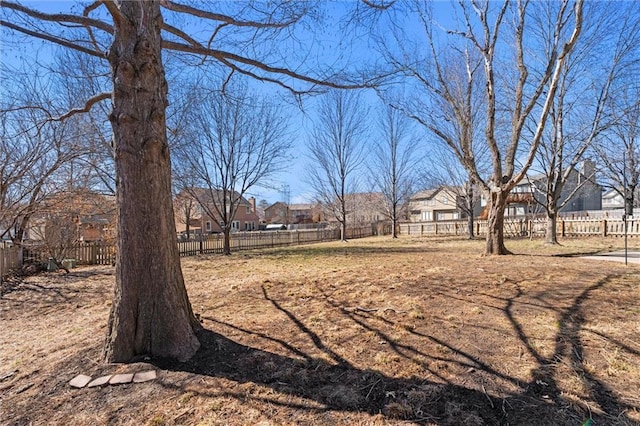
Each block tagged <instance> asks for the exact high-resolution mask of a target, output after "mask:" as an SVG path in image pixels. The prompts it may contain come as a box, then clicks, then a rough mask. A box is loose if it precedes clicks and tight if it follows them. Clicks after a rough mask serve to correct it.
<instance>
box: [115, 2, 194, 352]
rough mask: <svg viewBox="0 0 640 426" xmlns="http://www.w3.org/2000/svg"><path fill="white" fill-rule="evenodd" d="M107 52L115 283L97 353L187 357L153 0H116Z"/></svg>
mask: <svg viewBox="0 0 640 426" xmlns="http://www.w3.org/2000/svg"><path fill="white" fill-rule="evenodd" d="M120 13H121V15H120V16H115V17H114V24H115V25H114V27H115V34H114V42H113V45H112V46H111V49H110V51H109V54H108V57H109V62H110V64H111V67H112V72H113V112H112V114H111V116H110V121H111V124H112V126H113V135H114V144H115V146H114V151H115V168H116V187H117V190H116V192H117V199H118V251H117V253H118V254H117V259H116V288H115V295H114V298H113V305H112V308H111V313H110V316H109V324H108V331H107V341H106V345H105V350H104V355H105V359H106V360H107V361H108V362H127V361H131V360H132V359H133V358H134V357H136V356H140V355H149V356H154V357H168V358H174V359H177V360H180V361H186V360H187V359H189V358H190V357H191V356H193V355H194V354H195V352H196V351H197V350H198V348H199V346H200V343H199V341H198V339H197V337H196V334H195V331H196V330H197V329H199V328H200V324H199V322H198V320H197V319H196V318H195V316H194V315H193V312H192V310H191V305H190V303H189V299H188V297H187V292H186V289H185V286H184V281H183V277H182V271H181V269H180V257H179V253H178V244H177V238H176V228H175V223H174V218H173V203H172V200H171V167H170V161H169V148H168V144H167V136H166V122H165V109H166V105H167V83H166V80H165V74H164V68H163V65H162V58H161V42H162V40H161V37H160V27H161V25H162V16H161V14H160V5H159V2H158V1H144V2H137V1H123V2H122V3H121V4H120Z"/></svg>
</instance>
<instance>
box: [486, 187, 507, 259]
mask: <svg viewBox="0 0 640 426" xmlns="http://www.w3.org/2000/svg"><path fill="white" fill-rule="evenodd" d="M508 194H509V191H500V192H491V193H490V196H489V216H488V219H487V240H486V247H485V252H484V254H485V255H490V254H499V255H502V254H511V252H509V250H507V248H506V247H505V246H504V210H505V208H506V207H507V195H508Z"/></svg>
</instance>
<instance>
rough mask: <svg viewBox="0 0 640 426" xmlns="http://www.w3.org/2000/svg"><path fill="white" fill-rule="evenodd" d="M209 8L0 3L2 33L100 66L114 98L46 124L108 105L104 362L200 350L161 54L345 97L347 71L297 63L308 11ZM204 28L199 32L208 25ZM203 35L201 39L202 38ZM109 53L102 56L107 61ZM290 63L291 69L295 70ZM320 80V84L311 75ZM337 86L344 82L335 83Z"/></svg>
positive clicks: (281, 6)
mask: <svg viewBox="0 0 640 426" xmlns="http://www.w3.org/2000/svg"><path fill="white" fill-rule="evenodd" d="M210 7H212V5H204V4H202V5H196V6H192V5H190V4H183V3H179V2H174V1H168V0H162V1H161V0H148V1H144V2H136V1H121V2H120V1H113V0H105V1H97V2H92V3H90V4H88V5H86V6H84V7H82V8H81V10H80V11H79V12H77V13H76V12H73V11H72V12H70V13H56V14H49V13H43V12H40V11H38V10H35V9H32V8H28V7H25V6H22V5H20V4H17V3H14V2H11V1H3V2H1V3H0V10H2V16H1V17H0V25H1V26H2V27H4V28H5V31H12V32H14V33H16V34H22V35H26V36H29V37H35V38H39V39H42V40H46V41H48V42H51V43H55V44H57V45H59V46H62V47H64V48H69V49H73V50H76V51H79V52H82V53H83V54H85V55H89V56H92V57H96V58H99V59H101V60H102V61H105V60H106V61H108V63H109V65H110V69H111V74H110V79H111V81H110V84H111V87H104V88H100V92H96V93H92V94H91V97H90V98H88V99H86V100H85V102H83V103H81V104H80V105H79V106H77V107H76V108H74V109H72V110H70V111H68V112H67V113H64V114H62V115H60V116H55V117H53V116H52V117H51V118H52V119H64V118H67V117H69V116H72V115H74V114H78V113H83V112H87V111H89V110H90V109H91V107H93V106H95V105H97V104H98V103H99V102H102V101H106V100H111V103H112V108H111V111H110V115H109V118H110V122H111V126H112V129H113V141H114V160H115V175H116V186H117V204H118V235H119V238H118V247H117V252H118V257H117V261H116V288H115V295H114V302H113V305H112V309H111V313H110V317H109V324H108V335H107V343H106V345H105V352H104V353H105V359H107V360H109V361H127V360H130V359H132V358H133V357H134V356H136V355H142V354H150V355H153V356H162V357H171V358H176V359H179V360H186V359H188V358H190V357H191V356H192V355H193V354H194V353H195V352H196V350H197V349H198V348H199V341H198V339H197V336H196V331H197V330H198V329H200V327H201V326H200V324H199V322H198V320H197V319H196V317H195V316H194V314H193V312H192V308H191V305H190V303H189V299H188V297H187V293H186V290H185V286H184V281H183V276H182V271H181V270H180V258H179V254H178V246H177V241H176V238H175V222H174V215H173V206H172V197H171V167H170V158H169V147H168V143H167V134H166V130H167V126H166V108H167V91H168V87H167V80H166V74H165V68H164V63H163V51H164V52H165V54H166V56H170V52H180V53H182V54H185V56H184V65H198V64H201V63H203V61H204V62H208V63H214V64H217V65H218V66H220V67H221V68H223V69H226V70H227V71H228V77H229V79H230V78H231V77H233V76H234V75H245V76H249V77H252V78H257V79H259V80H261V81H265V82H271V83H273V84H276V85H278V86H280V87H283V88H285V89H287V90H290V91H292V92H293V93H296V94H301V93H304V92H310V91H314V90H317V87H319V86H322V85H324V86H333V87H354V86H362V85H365V84H367V83H366V82H363V81H362V80H359V81H358V82H356V83H349V82H346V83H345V80H346V78H347V75H346V73H345V72H344V70H340V73H339V75H332V74H331V70H328V69H327V67H318V66H316V65H317V64H313V63H308V64H305V67H303V66H302V63H303V61H302V60H301V59H300V58H301V57H303V58H304V57H305V53H306V52H307V51H308V49H304V48H302V49H301V55H300V56H296V55H294V54H292V52H296V49H295V48H298V47H299V46H298V45H295V44H294V43H295V42H296V40H299V39H296V38H294V37H290V35H291V33H292V32H293V30H294V28H295V27H296V24H299V23H304V19H305V18H306V17H307V15H308V13H309V9H308V5H307V4H306V3H297V2H294V3H292V2H282V3H281V2H270V3H267V4H265V5H258V4H254V3H245V2H227V3H216V4H215V7H217V8H219V9H218V12H214V11H212V10H211V9H210ZM205 23H206V24H205ZM205 27H206V28H211V31H210V32H209V33H208V34H204V33H205V32H206V31H204V30H203V29H204V28H205ZM105 52H106V53H105ZM293 60H298V62H297V63H292V61H293ZM316 71H317V72H316ZM338 77H340V78H341V80H340V79H339V78H338Z"/></svg>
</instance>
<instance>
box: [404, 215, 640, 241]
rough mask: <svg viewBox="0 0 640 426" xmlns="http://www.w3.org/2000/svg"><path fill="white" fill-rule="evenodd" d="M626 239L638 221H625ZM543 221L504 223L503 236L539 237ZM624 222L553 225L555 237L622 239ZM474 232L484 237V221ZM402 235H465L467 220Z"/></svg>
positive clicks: (410, 226) (413, 228)
mask: <svg viewBox="0 0 640 426" xmlns="http://www.w3.org/2000/svg"><path fill="white" fill-rule="evenodd" d="M626 225H627V235H628V236H631V237H633V236H640V219H628V220H627V223H626ZM546 227H547V221H546V219H545V218H536V219H505V221H504V235H505V236H507V237H542V236H544V235H545V234H546ZM624 227H625V222H624V221H623V220H622V219H619V218H617V219H611V218H609V219H589V218H579V219H563V218H559V219H558V221H557V223H556V231H557V233H558V236H562V237H579V236H601V237H621V236H623V235H624ZM474 232H475V234H476V235H478V236H484V235H487V221H486V220H477V221H474ZM400 234H401V235H468V225H467V221H466V220H458V221H447V222H419V223H401V224H400Z"/></svg>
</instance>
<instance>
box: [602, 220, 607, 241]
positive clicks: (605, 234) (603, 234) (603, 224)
mask: <svg viewBox="0 0 640 426" xmlns="http://www.w3.org/2000/svg"><path fill="white" fill-rule="evenodd" d="M602 236H603V237H606V236H607V219H602Z"/></svg>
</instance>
